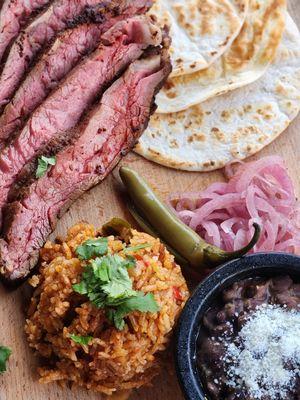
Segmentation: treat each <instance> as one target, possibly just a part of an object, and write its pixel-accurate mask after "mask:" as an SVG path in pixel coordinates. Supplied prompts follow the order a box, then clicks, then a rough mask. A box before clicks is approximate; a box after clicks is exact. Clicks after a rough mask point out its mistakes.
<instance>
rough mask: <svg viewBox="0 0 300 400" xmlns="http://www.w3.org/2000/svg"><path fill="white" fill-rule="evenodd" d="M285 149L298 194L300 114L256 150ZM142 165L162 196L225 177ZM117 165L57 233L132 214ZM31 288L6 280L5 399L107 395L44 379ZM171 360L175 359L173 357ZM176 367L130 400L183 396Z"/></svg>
mask: <svg viewBox="0 0 300 400" xmlns="http://www.w3.org/2000/svg"><path fill="white" fill-rule="evenodd" d="M289 9H290V12H291V15H292V16H293V18H294V19H295V20H296V22H297V24H298V26H299V27H300V0H290V4H289ZM270 154H279V155H281V156H282V157H283V158H284V159H285V160H286V163H287V166H288V167H289V172H290V175H291V177H292V178H293V180H294V183H295V186H296V191H297V195H298V196H299V195H300V174H299V165H300V117H298V118H297V119H296V120H295V121H294V122H293V123H292V125H291V126H290V127H289V129H288V130H287V131H286V132H284V133H283V134H282V135H281V136H280V137H279V138H278V139H277V140H276V141H275V142H274V143H272V144H271V145H270V146H268V147H267V148H265V149H264V150H263V151H262V152H260V153H259V154H258V155H256V156H255V158H259V157H262V156H265V155H270ZM122 163H123V164H127V165H130V166H131V167H133V168H135V169H136V170H137V171H139V172H140V173H141V174H143V176H144V177H145V178H146V179H147V180H148V181H149V182H150V183H151V184H152V185H153V187H154V188H156V190H157V191H158V192H159V193H160V195H161V196H162V197H166V196H167V195H168V193H169V192H172V191H173V192H174V191H186V190H200V189H203V188H205V187H206V186H207V185H208V184H210V183H211V182H214V181H216V180H222V179H223V175H222V171H217V172H211V173H191V172H189V173H188V172H187V173H185V172H178V171H174V170H171V169H167V168H164V167H161V166H158V165H155V164H153V163H150V162H148V161H146V160H144V159H142V158H141V157H139V156H137V155H135V154H130V155H128V156H127V157H126V158H125V159H124V160H123V162H122ZM117 170H118V169H116V170H115V171H114V172H113V174H111V175H110V176H109V177H108V178H107V179H106V181H105V182H104V183H103V184H101V185H99V186H98V187H96V188H94V189H93V190H91V191H90V192H89V193H86V194H85V195H84V196H82V197H81V198H80V199H79V200H78V201H77V202H76V203H75V204H74V205H73V206H72V208H71V209H70V211H69V212H68V213H67V214H66V215H65V216H64V217H63V218H62V219H61V220H60V222H59V224H58V227H57V229H56V231H55V232H54V234H53V237H54V236H56V235H58V234H60V235H64V234H65V233H66V230H67V228H68V227H70V226H71V225H72V224H74V223H75V222H77V221H79V220H85V221H88V222H90V223H93V224H95V225H96V226H101V225H102V224H103V223H104V222H105V221H107V220H108V219H109V218H110V217H112V216H116V215H118V216H122V217H126V218H128V219H130V218H129V215H128V214H127V213H126V210H125V207H124V203H123V200H122V196H121V195H120V192H119V191H118V190H117V189H118V177H117ZM25 297H26V288H25V287H22V288H20V289H18V290H17V291H15V292H8V291H6V290H5V289H4V288H3V287H2V286H0V343H1V344H5V345H7V346H10V347H11V348H12V349H13V355H12V357H11V359H10V362H9V369H8V372H7V373H6V374H4V375H3V376H0V400H56V399H59V400H71V399H72V400H96V399H97V400H102V396H101V395H99V394H95V393H91V392H90V393H88V392H86V391H84V390H81V389H77V388H73V389H72V390H71V389H69V388H63V389H62V388H61V387H60V386H58V385H57V384H49V385H41V384H39V383H38V380H37V378H38V376H37V373H36V366H37V360H36V358H35V357H34V355H33V353H32V351H31V350H30V349H29V347H28V345H27V343H26V339H25V335H24V329H23V327H24V320H25V314H24V303H25ZM170 365H172V364H171V363H170ZM182 399H183V397H182V395H181V393H180V389H179V387H178V384H177V381H176V376H175V374H174V371H173V369H172V367H170V368H165V370H164V371H162V373H161V375H160V376H159V377H158V378H157V379H155V381H154V382H153V385H152V386H151V387H149V388H145V389H141V390H138V391H134V392H133V393H132V394H131V396H130V400H182Z"/></svg>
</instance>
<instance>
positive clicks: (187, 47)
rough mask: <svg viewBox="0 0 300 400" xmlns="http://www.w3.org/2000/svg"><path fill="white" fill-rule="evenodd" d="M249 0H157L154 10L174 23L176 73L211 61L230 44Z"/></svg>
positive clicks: (151, 11)
mask: <svg viewBox="0 0 300 400" xmlns="http://www.w3.org/2000/svg"><path fill="white" fill-rule="evenodd" d="M248 4H249V0H156V2H155V4H154V6H153V7H152V8H151V10H150V14H151V15H155V16H156V17H157V18H158V20H159V21H160V22H161V23H162V24H167V25H168V26H170V28H171V31H170V34H171V37H172V46H171V49H170V52H171V57H172V61H173V62H172V63H173V72H172V76H179V75H184V74H188V73H192V72H196V71H199V70H201V69H204V68H207V67H208V66H209V65H211V64H212V63H213V62H214V61H215V60H216V59H217V58H218V57H220V56H221V55H222V54H223V52H224V51H225V50H226V49H227V48H229V47H230V45H231V44H232V42H233V40H234V39H235V38H236V36H237V35H238V34H239V32H240V30H241V28H242V25H243V23H244V20H245V17H246V14H247V11H248Z"/></svg>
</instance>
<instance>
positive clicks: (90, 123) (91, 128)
mask: <svg viewBox="0 0 300 400" xmlns="http://www.w3.org/2000/svg"><path fill="white" fill-rule="evenodd" d="M170 71H171V66H170V62H169V58H168V55H167V53H166V52H165V50H163V51H162V52H161V50H160V51H157V52H156V54H151V55H149V56H147V57H146V58H144V59H142V60H138V61H136V62H135V63H133V64H131V66H130V67H129V69H128V70H127V72H126V73H125V74H124V75H123V76H122V77H121V78H120V79H119V80H117V81H116V82H115V83H114V84H113V85H112V86H111V87H110V88H109V89H108V90H107V91H106V92H105V93H104V95H103V97H102V100H101V102H100V104H99V105H98V106H96V107H95V109H94V110H92V112H91V113H90V115H89V117H88V118H87V121H86V122H85V123H84V125H83V126H81V127H80V136H79V138H78V139H77V140H76V141H75V142H74V143H73V144H72V145H70V146H69V147H66V148H65V149H64V150H62V151H61V152H59V153H58V154H57V157H56V164H55V166H53V167H52V168H51V169H50V170H48V172H47V173H46V175H44V176H43V177H42V178H41V179H39V180H37V181H35V182H34V183H32V184H31V185H30V186H29V188H28V190H27V192H26V194H25V195H24V197H23V198H22V199H21V200H20V201H17V202H15V203H13V204H11V205H10V206H9V210H8V215H9V216H10V217H9V218H8V221H6V222H7V224H6V227H7V228H6V232H5V238H4V239H2V240H0V255H1V259H0V265H1V272H2V274H3V277H4V278H6V279H7V280H9V281H14V280H17V279H20V278H24V277H26V276H27V275H28V274H29V272H30V270H31V269H32V268H33V267H34V266H35V264H36V263H37V261H38V255H39V249H40V248H41V247H42V246H43V244H44V242H45V241H46V238H47V236H48V235H49V234H50V233H51V231H52V230H53V229H54V227H55V225H56V221H57V219H58V218H59V217H60V216H61V215H62V213H63V212H64V211H65V210H66V209H68V207H69V206H70V204H71V203H72V202H73V201H74V200H75V199H76V198H78V197H79V196H80V195H81V194H82V193H83V192H84V191H86V190H88V189H90V188H91V187H93V186H94V185H96V184H98V183H99V182H101V181H102V180H103V179H104V178H105V177H106V176H107V174H108V173H109V172H110V171H111V170H112V169H113V168H114V167H115V165H116V164H117V163H118V161H119V160H120V158H121V157H122V156H123V155H125V154H126V153H127V152H128V151H129V150H130V149H131V148H132V147H133V146H134V144H135V143H136V141H137V139H138V138H139V137H140V135H141V134H142V132H143V130H144V129H145V128H146V126H147V124H148V121H149V117H150V115H151V113H152V112H154V110H155V106H154V96H155V94H156V92H157V90H159V89H160V87H161V86H162V84H163V83H164V81H165V79H166V77H167V76H168V74H169V73H170Z"/></svg>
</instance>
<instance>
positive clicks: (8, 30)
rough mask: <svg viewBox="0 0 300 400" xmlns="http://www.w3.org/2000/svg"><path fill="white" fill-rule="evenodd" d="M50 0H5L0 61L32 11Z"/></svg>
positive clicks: (1, 16)
mask: <svg viewBox="0 0 300 400" xmlns="http://www.w3.org/2000/svg"><path fill="white" fill-rule="evenodd" d="M49 2H50V0H29V1H28V0H27V1H26V0H5V1H4V3H3V6H2V8H1V13H0V62H1V60H2V57H3V54H4V52H5V50H6V48H7V47H8V46H9V45H10V43H11V42H12V40H13V39H15V38H16V37H17V36H18V34H19V33H20V30H21V29H22V26H24V24H25V23H26V21H27V20H28V18H29V17H30V16H31V15H32V13H34V12H36V11H38V10H40V9H41V8H42V7H44V6H45V5H46V4H48V3H49Z"/></svg>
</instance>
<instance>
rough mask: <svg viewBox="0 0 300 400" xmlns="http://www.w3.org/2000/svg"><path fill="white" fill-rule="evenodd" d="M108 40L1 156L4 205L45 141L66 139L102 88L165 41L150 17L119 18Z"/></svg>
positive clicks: (1, 199)
mask: <svg viewBox="0 0 300 400" xmlns="http://www.w3.org/2000/svg"><path fill="white" fill-rule="evenodd" d="M103 40H105V41H106V42H107V43H108V44H106V45H104V44H101V45H100V46H99V48H98V49H97V50H96V51H95V52H94V53H92V54H91V55H90V56H89V57H87V58H86V59H85V60H84V61H83V62H82V63H80V64H79V65H78V66H77V67H76V68H75V69H73V71H72V72H71V74H70V75H68V77H67V79H66V80H65V81H64V83H63V84H62V86H61V87H59V88H58V89H57V90H56V91H55V92H54V93H53V94H52V95H51V96H50V97H48V98H47V99H46V101H45V102H44V103H43V104H42V105H41V106H40V107H39V108H38V109H37V110H36V111H35V112H34V113H33V114H32V116H31V117H30V119H29V120H28V122H27V123H26V125H25V126H24V128H23V129H22V131H21V132H20V134H19V135H18V136H17V137H16V138H15V139H14V140H13V142H12V143H11V144H10V145H9V146H7V147H6V148H5V149H4V150H3V151H2V153H1V155H0V187H1V191H0V209H2V207H3V206H4V205H5V203H6V201H7V196H8V193H9V190H10V188H11V186H12V185H13V183H14V182H15V181H16V180H17V177H18V175H19V173H20V172H21V171H22V169H23V167H24V166H25V165H26V164H27V163H29V162H31V161H32V160H34V159H35V158H36V157H37V156H38V155H40V154H41V153H43V151H44V149H45V147H46V145H47V144H48V143H49V142H51V141H53V139H57V140H58V141H59V140H61V139H64V137H65V133H64V132H66V131H67V130H69V129H71V128H73V127H74V126H75V125H76V124H77V123H78V122H79V120H80V118H81V116H82V114H83V113H84V111H85V110H87V109H88V108H89V107H90V106H91V105H92V103H93V102H94V101H95V99H96V97H97V96H98V95H100V94H101V93H102V91H103V89H104V88H105V87H106V86H107V85H108V84H109V83H110V82H111V81H112V80H113V79H114V78H115V77H116V76H117V75H119V74H120V73H121V72H123V70H124V69H125V68H127V66H128V65H129V64H130V63H131V62H133V61H134V60H136V59H138V58H139V57H140V56H141V55H142V52H143V50H144V49H145V48H147V47H148V46H149V45H157V44H159V43H161V31H160V29H159V28H158V27H157V26H156V25H154V24H153V23H152V22H151V20H150V19H149V18H148V17H146V16H141V17H133V18H131V19H129V20H125V21H121V22H118V23H117V24H116V25H114V26H113V28H111V29H110V30H109V31H107V32H106V33H105V34H104V35H103Z"/></svg>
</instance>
